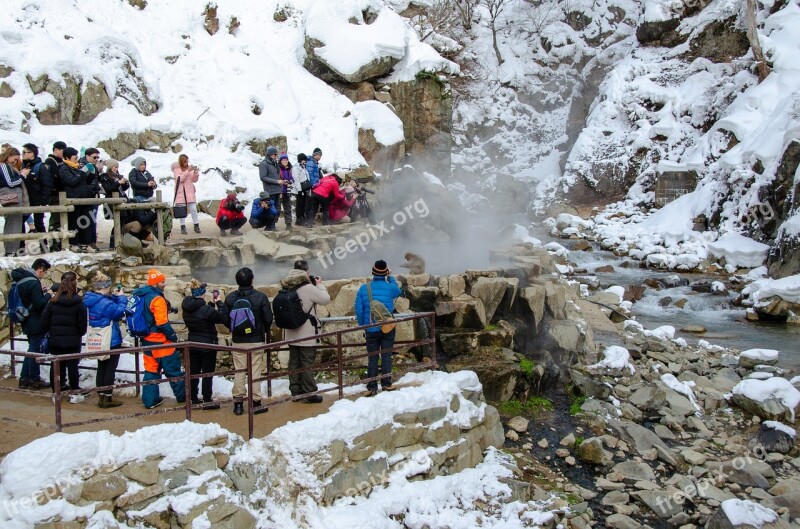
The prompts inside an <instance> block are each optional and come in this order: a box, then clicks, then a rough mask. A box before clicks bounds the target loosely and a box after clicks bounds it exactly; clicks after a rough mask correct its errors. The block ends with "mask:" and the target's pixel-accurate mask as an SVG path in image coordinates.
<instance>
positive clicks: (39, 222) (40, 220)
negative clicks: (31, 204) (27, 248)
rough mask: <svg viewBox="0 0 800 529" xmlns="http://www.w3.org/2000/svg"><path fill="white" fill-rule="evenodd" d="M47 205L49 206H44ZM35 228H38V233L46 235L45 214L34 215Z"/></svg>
mask: <svg viewBox="0 0 800 529" xmlns="http://www.w3.org/2000/svg"><path fill="white" fill-rule="evenodd" d="M42 205H45V206H46V205H47V204H42ZM33 227H34V228H36V233H45V232H46V231H47V229H46V228H45V227H44V213H34V214H33Z"/></svg>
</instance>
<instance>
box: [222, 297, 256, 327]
mask: <svg viewBox="0 0 800 529" xmlns="http://www.w3.org/2000/svg"><path fill="white" fill-rule="evenodd" d="M236 295H237V296H239V299H237V300H236V302H234V304H233V308H232V309H231V312H230V314H229V316H230V329H231V334H234V335H239V336H242V335H244V336H250V335H252V334H254V333H255V332H256V317H255V315H254V314H253V306H252V305H251V304H250V301H249V300H248V299H247V298H246V297H244V296H242V295H241V294H239V292H238V291H237V292H236Z"/></svg>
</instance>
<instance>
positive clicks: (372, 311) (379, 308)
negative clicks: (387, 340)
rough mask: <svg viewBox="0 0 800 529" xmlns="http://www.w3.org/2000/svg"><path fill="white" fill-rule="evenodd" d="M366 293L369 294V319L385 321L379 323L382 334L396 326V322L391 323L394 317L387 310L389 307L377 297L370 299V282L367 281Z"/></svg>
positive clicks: (374, 321) (376, 321) (372, 321)
mask: <svg viewBox="0 0 800 529" xmlns="http://www.w3.org/2000/svg"><path fill="white" fill-rule="evenodd" d="M367 295H368V296H369V319H370V322H371V323H378V322H387V323H386V324H384V325H381V332H382V333H384V334H388V333H390V332H392V331H393V330H394V328H395V327H397V324H396V323H391V322H393V321H394V317H393V316H392V313H391V312H389V309H387V308H386V305H384V304H383V303H381V302H380V301H378V300H377V299H372V282H371V281H370V282H368V283H367Z"/></svg>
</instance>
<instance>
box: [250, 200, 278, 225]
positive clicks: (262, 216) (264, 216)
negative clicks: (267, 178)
mask: <svg viewBox="0 0 800 529" xmlns="http://www.w3.org/2000/svg"><path fill="white" fill-rule="evenodd" d="M248 222H250V225H251V226H252V227H253V228H255V229H259V228H266V230H267V231H275V223H276V222H278V209H277V208H276V207H275V204H274V203H273V202H272V199H270V198H269V193H267V192H266V191H262V192H261V193H259V194H258V199H257V200H254V201H253V209H251V210H250V220H249V221H248Z"/></svg>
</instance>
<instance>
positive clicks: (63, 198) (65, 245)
mask: <svg viewBox="0 0 800 529" xmlns="http://www.w3.org/2000/svg"><path fill="white" fill-rule="evenodd" d="M58 204H59V205H60V206H66V205H67V194H66V193H65V192H64V191H61V192H59V193H58ZM59 216H60V218H61V249H62V250H69V236H68V234H67V232H68V231H69V214H68V213H67V212H66V211H62V212H61V213H59ZM59 431H60V430H59Z"/></svg>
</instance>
